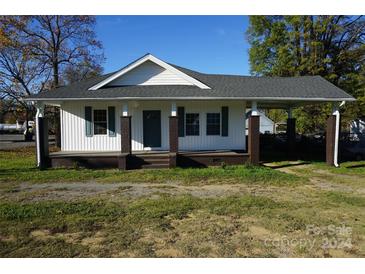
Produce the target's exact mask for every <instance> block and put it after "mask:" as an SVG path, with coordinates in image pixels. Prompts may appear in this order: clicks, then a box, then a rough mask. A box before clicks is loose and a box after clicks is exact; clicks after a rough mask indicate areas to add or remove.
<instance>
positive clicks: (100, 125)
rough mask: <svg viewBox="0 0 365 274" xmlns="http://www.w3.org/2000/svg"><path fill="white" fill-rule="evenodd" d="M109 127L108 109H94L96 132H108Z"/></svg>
mask: <svg viewBox="0 0 365 274" xmlns="http://www.w3.org/2000/svg"><path fill="white" fill-rule="evenodd" d="M107 127H108V122H107V114H106V109H94V134H95V135H97V134H99V135H101V134H106V131H107Z"/></svg>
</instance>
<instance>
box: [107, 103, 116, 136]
mask: <svg viewBox="0 0 365 274" xmlns="http://www.w3.org/2000/svg"><path fill="white" fill-rule="evenodd" d="M108 133H109V136H110V137H115V107H108Z"/></svg>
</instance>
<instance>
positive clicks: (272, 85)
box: [26, 65, 355, 101]
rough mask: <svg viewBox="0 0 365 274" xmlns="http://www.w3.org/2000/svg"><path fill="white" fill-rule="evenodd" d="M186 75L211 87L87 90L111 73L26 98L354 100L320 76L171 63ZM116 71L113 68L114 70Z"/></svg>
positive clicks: (133, 87)
mask: <svg viewBox="0 0 365 274" xmlns="http://www.w3.org/2000/svg"><path fill="white" fill-rule="evenodd" d="M172 66H174V67H175V68H177V69H179V70H180V71H182V72H184V73H186V74H187V75H189V76H191V77H193V78H195V79H197V80H199V81H200V82H202V83H204V84H206V85H208V86H209V87H210V88H211V89H200V88H198V87H195V86H181V85H176V86H175V85H160V86H120V87H105V88H100V89H98V90H88V89H89V88H90V87H91V86H93V85H95V84H97V83H99V82H101V81H103V80H104V79H106V78H108V77H109V76H111V75H112V74H113V73H109V74H106V75H103V76H100V77H96V78H93V79H89V80H84V81H81V82H77V83H73V84H71V85H69V86H64V87H59V88H56V89H54V90H50V91H47V92H43V93H40V94H38V95H32V96H30V97H27V98H26V99H27V100H30V99H36V100H42V99H44V100H57V99H63V100H65V99H66V100H67V99H116V98H120V99H123V98H177V99H184V98H213V99H214V98H227V99H235V98H237V99H238V98H240V99H250V98H251V99H257V100H260V99H270V100H273V101H275V100H284V99H285V100H302V101H305V100H311V101H316V100H318V101H324V100H328V101H342V100H346V101H352V100H355V99H354V98H353V97H352V96H350V95H349V94H347V93H346V92H345V91H343V90H342V89H340V88H338V87H336V86H335V85H333V84H332V83H330V82H328V81H327V80H325V79H324V78H322V77H320V76H300V77H253V76H237V75H220V74H205V73H200V72H197V71H193V70H189V69H186V68H182V67H179V66H176V65H172ZM114 73H115V72H114Z"/></svg>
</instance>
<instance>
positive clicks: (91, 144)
mask: <svg viewBox="0 0 365 274" xmlns="http://www.w3.org/2000/svg"><path fill="white" fill-rule="evenodd" d="M85 106H91V107H92V109H93V110H94V109H107V107H108V106H114V107H115V111H116V114H117V115H116V116H117V117H120V116H121V115H122V111H121V106H120V105H117V104H116V103H115V102H100V103H99V102H65V103H63V104H62V106H61V119H62V121H61V149H62V151H116V150H120V122H116V124H115V128H116V137H117V138H115V137H110V136H108V134H104V135H95V134H93V135H92V136H91V137H86V132H85V119H84V118H85V117H84V116H85ZM118 121H119V119H118Z"/></svg>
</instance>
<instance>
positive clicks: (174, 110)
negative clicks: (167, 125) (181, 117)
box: [171, 102, 177, 117]
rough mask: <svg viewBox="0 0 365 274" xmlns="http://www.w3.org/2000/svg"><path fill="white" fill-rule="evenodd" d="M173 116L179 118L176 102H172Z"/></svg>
mask: <svg viewBox="0 0 365 274" xmlns="http://www.w3.org/2000/svg"><path fill="white" fill-rule="evenodd" d="M171 116H173V117H175V116H177V108H176V102H171Z"/></svg>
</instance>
